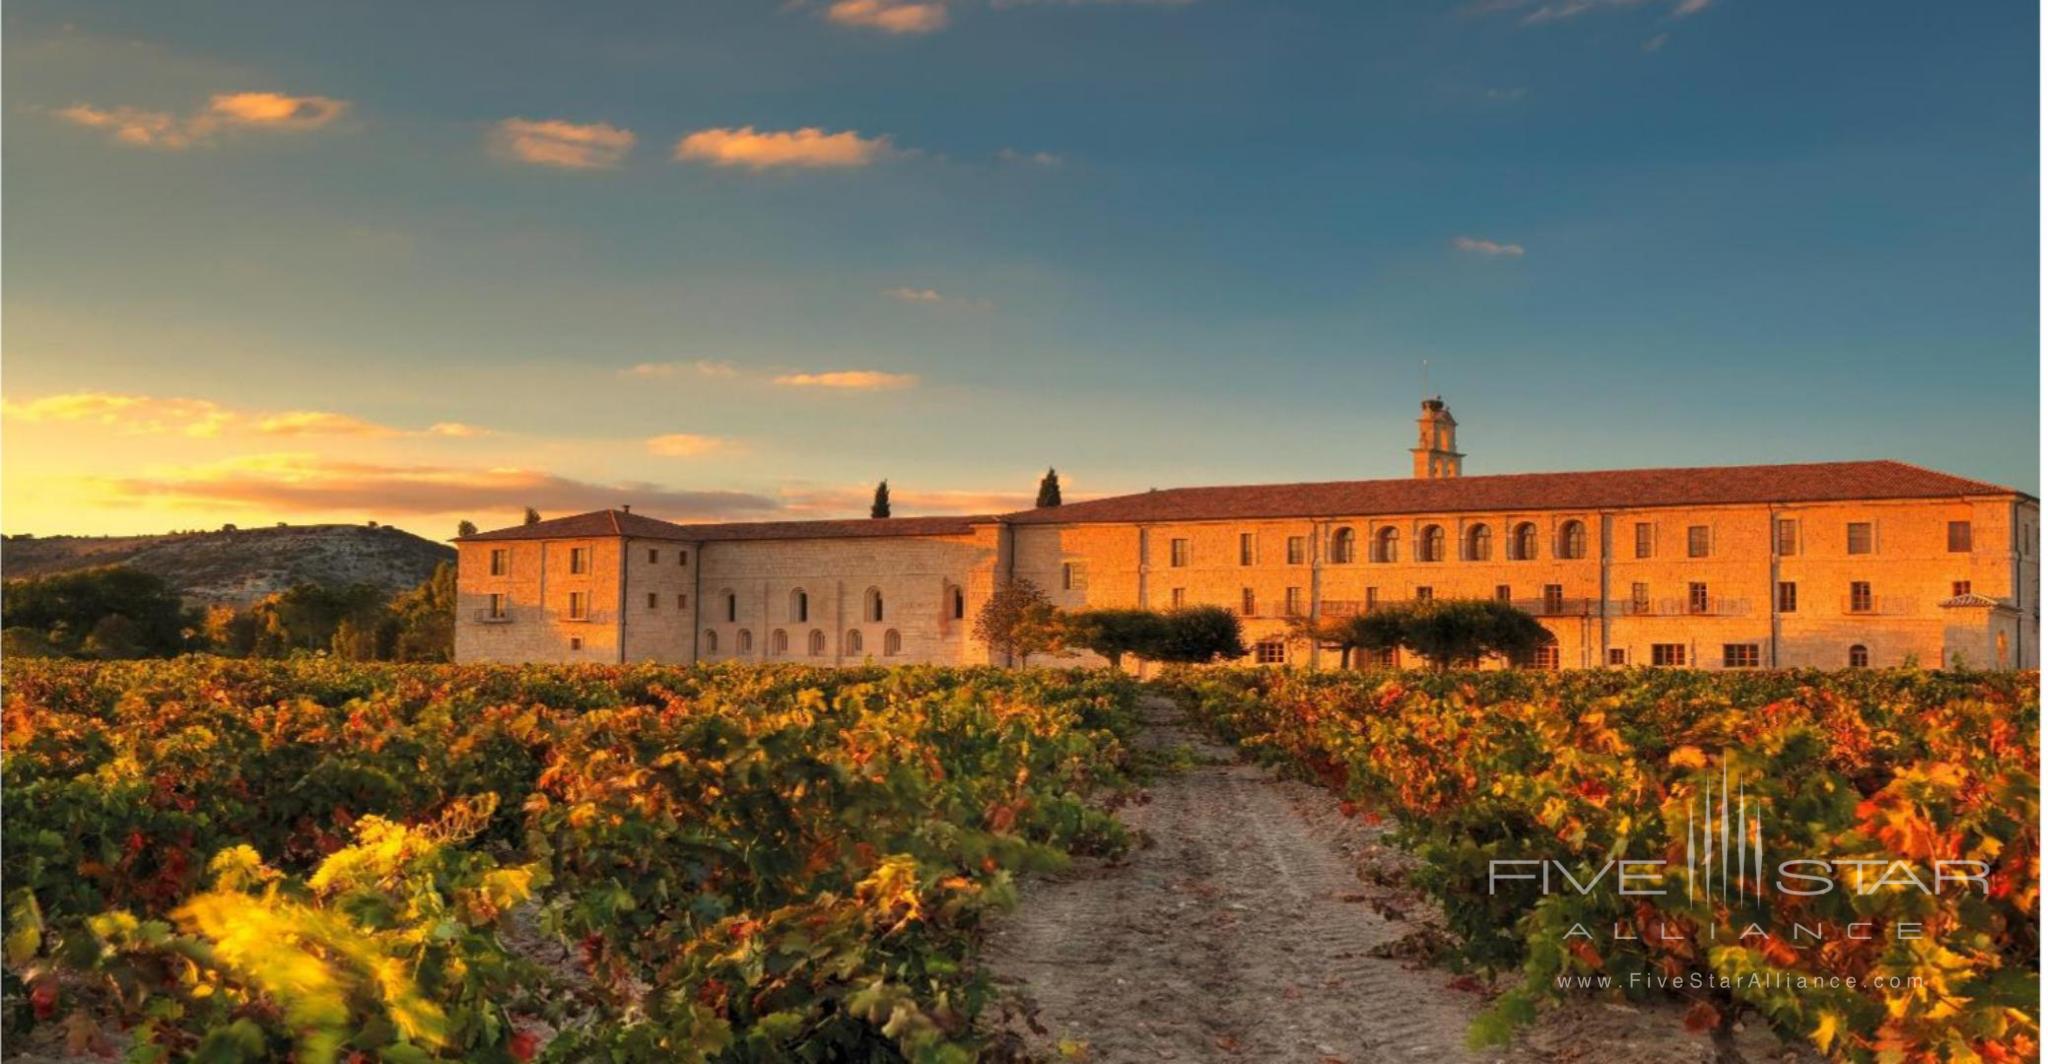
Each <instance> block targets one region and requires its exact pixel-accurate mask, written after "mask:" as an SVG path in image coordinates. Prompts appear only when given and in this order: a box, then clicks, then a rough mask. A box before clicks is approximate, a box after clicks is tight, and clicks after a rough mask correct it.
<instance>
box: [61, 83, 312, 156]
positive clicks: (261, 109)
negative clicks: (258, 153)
mask: <svg viewBox="0 0 2048 1064" xmlns="http://www.w3.org/2000/svg"><path fill="white" fill-rule="evenodd" d="M347 111H348V101H346V100H337V99H333V98H331V97H327V96H288V95H285V94H284V93H280V92H229V93H220V94H218V95H215V96H214V97H213V98H212V99H211V100H210V101H208V103H207V105H206V106H205V107H204V108H201V109H199V110H197V111H194V112H193V113H191V114H188V115H182V116H181V115H178V114H176V113H173V112H171V111H157V110H150V109H147V108H140V107H125V106H124V107H104V108H103V107H99V106H96V105H93V104H89V103H75V104H72V105H71V106H69V107H63V108H59V109H57V110H56V111H54V112H52V113H53V114H55V115H56V116H57V117H58V118H60V119H62V120H64V121H66V122H70V123H72V124H73V125H78V126H84V127H86V128H87V129H98V130H103V131H105V132H106V133H107V134H108V135H109V136H111V137H112V138H113V139H114V140H115V141H116V142H117V143H121V144H128V145H133V146H135V147H142V148H161V149H165V150H171V151H175V150H179V149H183V148H192V147H201V146H206V145H210V144H212V143H213V138H214V134H216V133H219V132H222V131H226V130H266V131H271V132H297V131H303V130H311V129H319V128H321V127H323V126H326V125H329V124H331V123H332V122H333V121H334V120H335V119H338V118H340V117H341V116H342V115H343V114H345V113H346V112H347Z"/></svg>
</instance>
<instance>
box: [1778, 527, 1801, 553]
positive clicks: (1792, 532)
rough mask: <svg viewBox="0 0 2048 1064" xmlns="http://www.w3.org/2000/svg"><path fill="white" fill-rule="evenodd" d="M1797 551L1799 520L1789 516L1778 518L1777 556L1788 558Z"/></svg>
mask: <svg viewBox="0 0 2048 1064" xmlns="http://www.w3.org/2000/svg"><path fill="white" fill-rule="evenodd" d="M1798 553H1799V522H1798V521H1795V520H1793V519H1792V518H1790V517H1780V518H1778V557H1780V558H1790V557H1792V556H1793V555H1795V554H1798Z"/></svg>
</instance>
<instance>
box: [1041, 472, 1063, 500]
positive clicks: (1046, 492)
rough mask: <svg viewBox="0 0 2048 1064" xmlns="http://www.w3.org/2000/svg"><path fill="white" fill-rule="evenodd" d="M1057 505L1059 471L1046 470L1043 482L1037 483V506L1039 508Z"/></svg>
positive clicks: (1058, 497)
mask: <svg viewBox="0 0 2048 1064" xmlns="http://www.w3.org/2000/svg"><path fill="white" fill-rule="evenodd" d="M1059 504H1060V474H1059V470H1057V469H1050V468H1048V469H1047V470H1046V471H1045V479H1043V480H1041V481H1039V482H1038V502H1037V505H1039V506H1058V505H1059Z"/></svg>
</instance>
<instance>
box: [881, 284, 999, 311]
mask: <svg viewBox="0 0 2048 1064" xmlns="http://www.w3.org/2000/svg"><path fill="white" fill-rule="evenodd" d="M882 294H883V295H885V296H888V297H889V298H890V299H893V300H896V301H897V302H899V303H921V304H924V305H926V306H939V305H947V306H956V307H972V308H973V309H975V310H989V309H992V308H993V307H994V306H995V304H994V303H992V302H990V301H989V300H986V299H976V298H970V297H966V296H949V295H946V294H944V293H942V292H940V291H939V290H938V289H936V288H884V289H882Z"/></svg>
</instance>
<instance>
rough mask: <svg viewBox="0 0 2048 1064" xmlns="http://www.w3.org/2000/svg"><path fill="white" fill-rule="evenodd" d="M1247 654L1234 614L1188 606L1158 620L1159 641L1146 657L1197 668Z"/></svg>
mask: <svg viewBox="0 0 2048 1064" xmlns="http://www.w3.org/2000/svg"><path fill="white" fill-rule="evenodd" d="M1249 653H1251V650H1250V649H1249V648H1247V647H1246V646H1245V645H1244V625H1243V622H1241V621H1239V620H1238V617H1237V614H1235V613H1233V612H1231V611H1230V610H1227V609H1224V608H1223V607H1221V606H1188V607H1186V608H1184V609H1178V610H1171V611H1168V612H1167V613H1166V614H1164V615H1163V616H1162V617H1161V618H1160V631H1159V635H1158V638H1157V640H1156V642H1155V643H1154V645H1153V646H1152V648H1151V649H1150V650H1149V651H1148V652H1147V653H1146V654H1145V656H1146V657H1148V658H1151V659H1152V660H1154V661H1166V662H1177V663H1181V664H1189V665H1200V664H1206V663H1208V662H1212V661H1215V660H1217V659H1218V658H1241V657H1244V656H1245V655H1246V654H1249Z"/></svg>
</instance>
